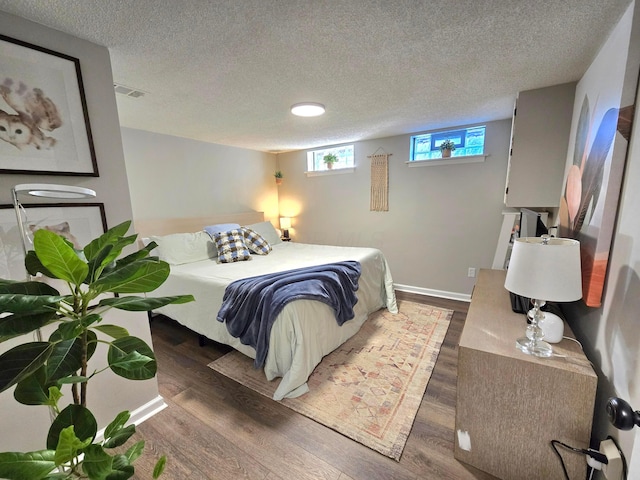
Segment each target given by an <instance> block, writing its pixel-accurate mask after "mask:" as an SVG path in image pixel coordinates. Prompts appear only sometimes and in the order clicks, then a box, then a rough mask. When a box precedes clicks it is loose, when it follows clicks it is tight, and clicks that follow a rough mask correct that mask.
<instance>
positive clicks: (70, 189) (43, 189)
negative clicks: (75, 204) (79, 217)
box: [13, 183, 96, 199]
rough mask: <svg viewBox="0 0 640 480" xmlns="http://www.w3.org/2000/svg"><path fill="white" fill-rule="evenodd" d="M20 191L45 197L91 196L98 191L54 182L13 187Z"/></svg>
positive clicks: (23, 184) (33, 195) (17, 191)
mask: <svg viewBox="0 0 640 480" xmlns="http://www.w3.org/2000/svg"><path fill="white" fill-rule="evenodd" d="M13 190H14V191H15V192H16V194H18V193H26V194H28V195H31V196H32V197H44V198H69V199H70V198H91V197H95V196H96V192H95V191H93V190H91V189H90V188H84V187H75V186H72V185H55V184H52V183H22V184H20V185H16V186H15V187H13Z"/></svg>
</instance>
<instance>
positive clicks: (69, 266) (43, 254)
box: [33, 229, 89, 285]
mask: <svg viewBox="0 0 640 480" xmlns="http://www.w3.org/2000/svg"><path fill="white" fill-rule="evenodd" d="M33 246H34V248H35V251H36V255H38V258H39V259H40V261H41V262H42V265H43V266H44V267H45V268H47V269H48V270H49V271H50V272H51V273H52V274H53V275H55V276H56V277H57V278H59V279H61V280H66V281H67V282H69V283H71V284H73V285H80V284H81V283H82V282H83V281H84V279H85V278H87V274H88V273H89V266H88V265H87V263H86V262H84V261H83V260H81V259H80V258H79V257H78V255H77V253H76V252H75V250H74V249H73V248H72V247H70V246H69V245H68V244H67V243H66V242H65V241H64V239H63V238H62V237H61V236H60V235H58V234H56V233H53V232H50V231H48V230H44V229H42V230H38V231H36V232H35V233H34V235H33Z"/></svg>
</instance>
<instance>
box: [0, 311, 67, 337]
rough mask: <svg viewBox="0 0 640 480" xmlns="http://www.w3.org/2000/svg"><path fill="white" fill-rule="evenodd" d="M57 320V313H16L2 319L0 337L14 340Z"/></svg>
mask: <svg viewBox="0 0 640 480" xmlns="http://www.w3.org/2000/svg"><path fill="white" fill-rule="evenodd" d="M55 318H57V315H56V313H55V312H45V313H35V314H34V313H31V312H29V313H26V314H25V313H16V314H14V315H9V316H7V317H3V318H0V337H7V338H13V337H17V336H19V335H24V334H25V333H31V332H33V331H34V330H37V329H39V328H42V327H44V326H45V325H46V324H47V323H49V322H50V321H51V320H53V319H55Z"/></svg>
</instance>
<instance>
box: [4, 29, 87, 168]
mask: <svg viewBox="0 0 640 480" xmlns="http://www.w3.org/2000/svg"><path fill="white" fill-rule="evenodd" d="M0 63H1V64H2V73H1V74H0V173H21V174H33V175H42V174H47V175H82V176H90V177H97V176H98V164H97V162H96V155H95V150H94V147H93V139H92V137H91V127H90V124H89V115H88V113H87V104H86V100H85V96H84V87H83V84H82V75H81V73H80V61H79V60H78V59H77V58H73V57H70V56H68V55H64V54H62V53H57V52H54V51H52V50H48V49H46V48H43V47H39V46H36V45H31V44H29V43H26V42H22V41H20V40H15V39H13V38H9V37H6V36H4V35H0Z"/></svg>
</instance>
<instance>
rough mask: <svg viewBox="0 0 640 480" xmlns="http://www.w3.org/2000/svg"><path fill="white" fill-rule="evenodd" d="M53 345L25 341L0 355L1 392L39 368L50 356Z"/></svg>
mask: <svg viewBox="0 0 640 480" xmlns="http://www.w3.org/2000/svg"><path fill="white" fill-rule="evenodd" d="M52 350H53V345H50V344H49V343H48V342H30V343H23V344H22V345H18V346H16V347H13V348H12V349H11V350H8V351H7V352H5V353H3V354H2V355H0V392H4V391H5V390H6V389H8V388H10V387H12V386H13V385H15V384H16V383H18V382H21V381H22V380H23V379H25V378H26V377H28V376H29V375H31V374H32V373H34V372H35V371H36V370H38V369H39V368H40V367H41V366H42V365H44V363H45V362H46V361H47V358H49V355H50V354H51V351H52Z"/></svg>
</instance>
